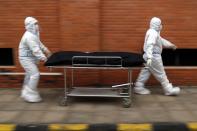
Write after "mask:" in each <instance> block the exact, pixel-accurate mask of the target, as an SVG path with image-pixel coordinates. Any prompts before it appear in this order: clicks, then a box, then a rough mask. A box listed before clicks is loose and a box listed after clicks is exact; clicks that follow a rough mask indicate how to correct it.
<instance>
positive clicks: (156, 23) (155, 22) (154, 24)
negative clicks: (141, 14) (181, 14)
mask: <svg viewBox="0 0 197 131" xmlns="http://www.w3.org/2000/svg"><path fill="white" fill-rule="evenodd" d="M150 28H151V29H154V30H156V31H157V32H160V31H161V29H162V25H161V19H159V18H157V17H153V18H152V19H151V21H150Z"/></svg>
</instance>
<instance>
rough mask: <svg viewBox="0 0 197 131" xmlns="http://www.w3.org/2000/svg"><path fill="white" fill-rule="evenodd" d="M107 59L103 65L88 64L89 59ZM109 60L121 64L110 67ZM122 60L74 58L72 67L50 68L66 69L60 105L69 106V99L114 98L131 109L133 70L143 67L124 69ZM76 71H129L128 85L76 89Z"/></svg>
mask: <svg viewBox="0 0 197 131" xmlns="http://www.w3.org/2000/svg"><path fill="white" fill-rule="evenodd" d="M81 58H83V59H86V62H87V63H83V64H78V63H75V60H77V59H81ZM92 58H95V59H105V63H104V64H101V65H93V64H90V63H89V62H88V59H92ZM109 59H116V60H117V59H119V60H120V64H116V65H110V64H109V63H108V60H109ZM122 63H123V62H122V58H121V57H119V56H117V57H116V56H113V57H111V56H74V57H72V65H68V66H48V67H50V68H62V69H64V73H63V74H64V90H65V92H64V98H63V99H62V100H61V101H60V103H59V104H60V105H62V106H63V105H64V106H66V105H68V97H114V98H121V99H122V105H123V107H126V108H127V107H130V106H131V103H132V101H133V94H134V93H133V83H132V69H140V68H141V67H123V66H122ZM68 69H71V70H72V73H71V79H72V80H71V81H72V84H71V87H67V81H66V77H67V74H66V72H67V70H68ZM74 69H101V70H128V83H124V84H119V85H114V86H112V87H101V88H100V87H99V88H98V87H74V84H73V75H74V74H73V70H74Z"/></svg>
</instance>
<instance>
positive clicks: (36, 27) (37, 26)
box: [35, 24, 39, 32]
mask: <svg viewBox="0 0 197 131" xmlns="http://www.w3.org/2000/svg"><path fill="white" fill-rule="evenodd" d="M35 29H36V31H37V32H39V25H38V24H35Z"/></svg>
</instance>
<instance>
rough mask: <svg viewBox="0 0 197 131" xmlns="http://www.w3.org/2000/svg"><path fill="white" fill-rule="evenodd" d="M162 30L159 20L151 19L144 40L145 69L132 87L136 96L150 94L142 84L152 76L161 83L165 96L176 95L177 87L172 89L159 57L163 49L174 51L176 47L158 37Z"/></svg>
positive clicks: (177, 92) (178, 89)
mask: <svg viewBox="0 0 197 131" xmlns="http://www.w3.org/2000/svg"><path fill="white" fill-rule="evenodd" d="M161 29H162V24H161V20H160V19H159V18H157V17H153V18H152V19H151V21H150V28H149V29H148V31H147V32H146V36H145V40H144V47H143V50H144V54H143V58H144V60H145V61H146V64H145V67H144V68H143V69H142V70H141V72H140V74H139V76H138V78H137V80H136V83H135V87H134V92H135V93H137V94H141V95H143V94H150V93H151V92H150V90H149V89H147V88H145V87H144V84H145V83H146V82H147V80H148V79H149V77H150V75H151V74H152V75H153V76H154V77H155V78H156V80H158V81H159V82H160V83H161V86H162V87H163V90H164V94H165V95H178V94H179V93H180V88H179V87H173V86H172V84H171V83H169V80H168V78H167V76H166V73H165V70H164V67H163V61H162V57H161V53H162V49H163V48H172V49H176V46H175V45H174V44H172V43H171V42H169V41H167V40H165V39H164V38H162V37H161V36H160V31H161Z"/></svg>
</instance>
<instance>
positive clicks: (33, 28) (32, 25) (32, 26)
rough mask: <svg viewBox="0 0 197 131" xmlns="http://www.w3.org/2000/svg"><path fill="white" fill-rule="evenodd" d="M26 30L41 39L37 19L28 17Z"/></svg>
mask: <svg viewBox="0 0 197 131" xmlns="http://www.w3.org/2000/svg"><path fill="white" fill-rule="evenodd" d="M24 23H25V28H26V30H27V31H29V32H31V33H33V34H35V35H37V36H38V37H39V31H40V28H39V25H38V20H36V19H35V18H33V17H27V18H26V19H25V22H24Z"/></svg>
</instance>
